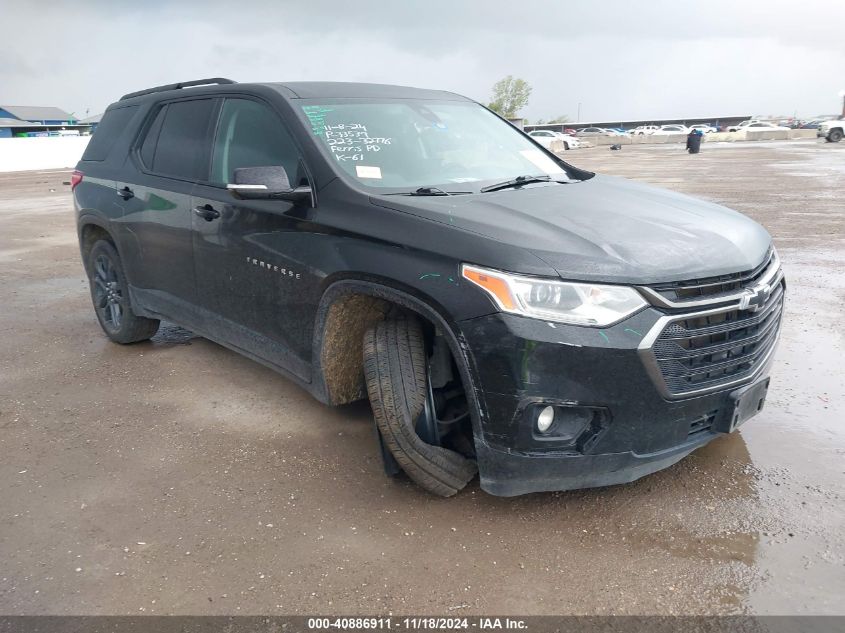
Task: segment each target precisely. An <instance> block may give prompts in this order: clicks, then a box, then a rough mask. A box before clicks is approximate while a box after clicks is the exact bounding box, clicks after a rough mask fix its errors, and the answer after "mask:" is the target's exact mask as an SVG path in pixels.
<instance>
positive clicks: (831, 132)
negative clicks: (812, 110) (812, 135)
mask: <svg viewBox="0 0 845 633" xmlns="http://www.w3.org/2000/svg"><path fill="white" fill-rule="evenodd" d="M843 134H845V117H843V118H841V119H838V120H834V121H822V122H821V123H820V124H819V127H818V130H817V131H816V136H817V137H823V138H825V139H827V142H828V143H838V142H839V141H841V140H842V136H843Z"/></svg>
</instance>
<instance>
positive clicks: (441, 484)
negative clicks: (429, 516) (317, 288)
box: [364, 315, 477, 497]
mask: <svg viewBox="0 0 845 633" xmlns="http://www.w3.org/2000/svg"><path fill="white" fill-rule="evenodd" d="M425 354H426V352H425V340H424V336H423V330H422V326H421V325H420V322H419V321H418V320H417V319H416V318H414V317H413V316H407V315H400V316H397V317H395V318H392V319H388V320H386V321H381V322H379V323H377V324H376V325H375V326H374V327H372V328H370V329H369V330H368V331H367V332H366V333H365V334H364V376H365V379H366V383H367V393H368V394H369V397H370V405H371V406H372V409H373V416H374V417H375V421H376V426H377V427H378V431H379V433H380V434H381V437H382V440H383V441H384V444H385V446H386V447H387V449H388V450H389V451H390V453H391V454H392V455H393V457H394V458H395V459H396V461H397V463H398V464H399V466H400V467H401V468H402V470H404V471H405V473H406V474H407V475H408V476H409V477H410V478H411V479H412V480H413V481H414V482H416V483H417V484H418V485H419V486H421V487H422V488H424V489H426V490H427V491H429V492H431V493H433V494H436V495H439V496H441V497H451V496H452V495H454V494H455V493H457V492H458V491H459V490H461V489H463V487H464V486H466V485H467V483H469V481H470V480H471V479H472V478H473V477H474V476H475V473H476V470H477V467H476V465H475V462H474V461H472V460H470V459H467V458H466V457H464V456H463V455H460V454H459V453H457V452H456V451H453V450H450V449H448V448H443V447H441V446H433V445H431V444H427V443H426V442H424V441H423V440H422V439H421V438H420V437H419V435H417V432H416V430H415V424H416V420H417V419H418V418H419V416H420V414H421V413H422V411H423V407H424V406H425V400H426V394H427V388H428V384H427V380H428V379H427V376H426V356H425Z"/></svg>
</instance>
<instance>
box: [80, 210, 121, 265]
mask: <svg viewBox="0 0 845 633" xmlns="http://www.w3.org/2000/svg"><path fill="white" fill-rule="evenodd" d="M77 233H78V236H79V252H80V254H81V255H82V265H83V266H84V267H85V270H86V272H88V255H89V253H90V252H91V249H92V248H93V247H94V244H95V243H96V242H97V241H98V240H101V239H105V240H107V241H108V242H110V243H111V245H112V246H114V248H115V250H117V252H118V254H120V248H119V247H118V245H117V240H116V239H115V237H114V235H113V234H112V232H111V231H110V230H109V227H108V223H107V222H105V221H103V220H102V219H101V218H99V217H98V216H96V215H93V214H84V215H81V216H80V217H79V222H78V224H77Z"/></svg>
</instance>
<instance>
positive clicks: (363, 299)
mask: <svg viewBox="0 0 845 633" xmlns="http://www.w3.org/2000/svg"><path fill="white" fill-rule="evenodd" d="M392 306H398V307H400V308H403V309H405V310H409V311H411V312H413V313H415V314H417V315H419V316H421V317H422V318H424V319H425V320H426V321H428V322H429V323H431V324H432V325H433V326H434V327H435V328H437V330H438V331H439V332H441V333H442V334H443V336H444V338H445V340H446V342H447V343H448V345H449V351H450V352H451V353H452V357H453V358H454V360H455V365H456V366H457V368H458V372H459V373H460V378H461V382H462V384H463V385H464V389H465V390H466V396H467V402H468V404H469V409H470V417H471V419H472V426H473V431H474V433H475V435H476V437H479V431H480V426H481V421H482V420H483V419H484V418H485V417H486V414H485V409H484V404H483V402H484V401H483V398H481V394H480V391H479V387H478V384H477V380H476V378H475V376H477V375H478V373H477V371H476V369H475V366H474V361H473V358H472V355H471V353H470V351H469V346H468V344H467V342H466V339H465V338H464V337H463V334H462V333H461V330H460V328H459V327H458V326H457V324H456V323H455V322H454V321H453V320H452V319H451V318H450V317H449V313H448V312H447V311H446V310H445V308H444V307H443V306H442V305H440V304H439V303H438V302H437V301H435V300H434V299H433V298H432V297H430V296H427V295H423V294H420V293H419V292H418V291H416V290H415V289H413V288H409V287H405V286H404V285H403V284H399V283H397V282H395V281H392V280H388V279H383V278H377V277H372V276H366V277H351V276H346V277H342V278H336V279H334V280H331V281H329V282H328V283H326V284H325V290H324V292H323V295H322V297H321V299H320V303H319V305H318V308H317V314H316V318H315V324H314V338H313V343H312V358H313V365H314V372H313V376H314V383H315V384H314V385H313V390H314V392H315V394H316V395H318V397H319V398H320V399H321V400H323V401H324V402H326V403H328V404H331V405H339V404H345V403H348V402H352V401H354V400H358V399H361V398H364V397H366V389H365V388H364V383H363V352H362V343H363V334H364V332H365V331H366V329H367V328H369V327H370V326H371V325H372V324H373V323H375V322H376V321H379V320H382V319H383V318H384V317H385V315H386V314H387V313H388V311H389V309H390V308H391V307H392ZM359 381H360V383H359Z"/></svg>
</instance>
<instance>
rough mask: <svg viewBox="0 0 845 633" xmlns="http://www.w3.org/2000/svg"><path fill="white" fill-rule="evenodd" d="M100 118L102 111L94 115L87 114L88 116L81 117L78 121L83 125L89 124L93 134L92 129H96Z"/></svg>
mask: <svg viewBox="0 0 845 633" xmlns="http://www.w3.org/2000/svg"><path fill="white" fill-rule="evenodd" d="M102 118H103V115H102V113H100V114H95V115H94V116H89V117H88V118H86V119H82V120H81V121H80V123H82V124H84V125H90V126H91V133H92V134H93V133H94V130H96V129H97V126H98V125H99V124H100V120H101V119H102Z"/></svg>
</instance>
